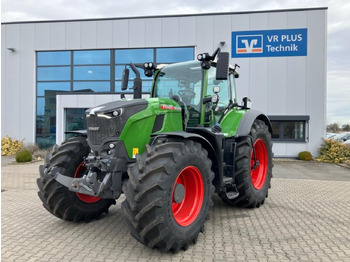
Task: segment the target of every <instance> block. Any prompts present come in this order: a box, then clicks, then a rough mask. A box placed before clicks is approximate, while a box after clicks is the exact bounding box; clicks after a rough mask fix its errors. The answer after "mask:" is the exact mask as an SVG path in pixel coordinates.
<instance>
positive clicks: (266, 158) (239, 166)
mask: <svg viewBox="0 0 350 262" xmlns="http://www.w3.org/2000/svg"><path fill="white" fill-rule="evenodd" d="M237 142H238V143H237V148H236V158H235V160H234V162H235V183H236V187H237V190H238V192H239V196H238V197H237V198H235V199H228V198H227V196H226V194H224V193H221V194H220V197H221V198H222V200H223V201H224V202H226V203H227V204H229V205H232V206H237V207H250V208H254V207H260V205H262V204H264V201H265V198H267V196H268V190H269V188H270V187H271V178H272V167H273V163H272V156H273V153H272V142H271V133H270V132H269V129H268V127H267V125H266V124H265V122H263V121H261V120H258V119H256V120H255V121H254V123H253V126H252V128H251V131H250V134H249V136H248V137H242V138H239V140H238V141H237ZM252 143H253V146H254V150H255V158H256V160H257V161H258V162H256V161H254V151H253V150H252ZM257 163H258V164H257Z"/></svg>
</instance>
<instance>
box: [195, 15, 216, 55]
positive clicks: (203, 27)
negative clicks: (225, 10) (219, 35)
mask: <svg viewBox="0 0 350 262" xmlns="http://www.w3.org/2000/svg"><path fill="white" fill-rule="evenodd" d="M196 28H197V33H196V39H197V50H196V52H197V53H196V54H199V53H204V52H208V53H210V52H211V50H213V49H214V46H213V40H212V38H213V36H214V18H213V16H198V17H197V23H196Z"/></svg>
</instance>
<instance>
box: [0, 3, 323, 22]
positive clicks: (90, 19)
mask: <svg viewBox="0 0 350 262" xmlns="http://www.w3.org/2000/svg"><path fill="white" fill-rule="evenodd" d="M327 9H328V7H310V8H295V9H274V10H259V11H240V12H217V13H198V14H180V15H153V16H152V15H151V16H130V17H114V18H113V17H110V18H85V19H63V20H37V21H17V22H3V23H1V24H2V25H10V24H39V23H66V22H89V21H108V20H126V19H150V18H171V17H189V16H209V15H238V14H257V13H278V12H300V11H314V10H327Z"/></svg>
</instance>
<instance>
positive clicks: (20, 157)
mask: <svg viewBox="0 0 350 262" xmlns="http://www.w3.org/2000/svg"><path fill="white" fill-rule="evenodd" d="M30 161H32V154H31V153H30V152H29V151H28V150H21V151H19V152H18V153H17V155H16V162H19V163H22V162H30Z"/></svg>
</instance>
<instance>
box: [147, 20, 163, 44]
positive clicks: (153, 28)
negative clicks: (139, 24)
mask: <svg viewBox="0 0 350 262" xmlns="http://www.w3.org/2000/svg"><path fill="white" fill-rule="evenodd" d="M145 37H146V45H145V46H146V47H160V46H162V19H161V18H151V19H147V20H146V35H145Z"/></svg>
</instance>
